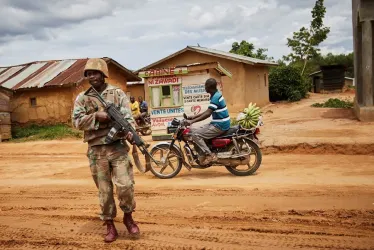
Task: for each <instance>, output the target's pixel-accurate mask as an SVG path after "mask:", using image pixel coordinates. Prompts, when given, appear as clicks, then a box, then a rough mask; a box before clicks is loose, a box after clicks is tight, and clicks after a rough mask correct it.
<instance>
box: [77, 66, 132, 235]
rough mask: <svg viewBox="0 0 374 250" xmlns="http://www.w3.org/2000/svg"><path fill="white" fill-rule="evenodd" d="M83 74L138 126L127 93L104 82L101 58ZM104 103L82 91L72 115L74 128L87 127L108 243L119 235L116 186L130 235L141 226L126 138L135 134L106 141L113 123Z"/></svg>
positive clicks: (93, 175) (124, 220)
mask: <svg viewBox="0 0 374 250" xmlns="http://www.w3.org/2000/svg"><path fill="white" fill-rule="evenodd" d="M84 76H85V77H87V78H88V80H89V82H90V84H91V86H92V87H94V88H95V89H96V90H97V91H98V92H99V93H100V94H101V96H102V97H103V98H104V100H106V101H107V102H112V103H114V104H115V105H116V106H117V107H119V108H120V111H121V113H122V114H123V115H124V117H125V118H126V119H127V120H128V121H129V122H130V124H131V125H132V126H133V127H135V122H134V119H133V117H132V115H131V110H130V108H129V100H128V98H127V97H126V95H125V93H124V92H123V91H122V90H121V89H120V88H117V87H114V86H111V85H109V84H108V83H106V82H105V78H107V77H108V76H109V74H108V67H107V64H106V62H105V61H104V60H102V59H89V60H88V61H87V64H86V66H85V69H84ZM103 110H104V109H103V106H102V104H101V103H100V102H99V101H98V100H97V99H96V98H94V97H89V96H86V95H84V93H80V94H79V95H78V96H77V98H76V100H75V103H74V110H73V114H72V120H73V125H74V127H75V128H77V129H80V130H84V142H87V143H88V151H87V157H88V160H89V164H90V169H91V174H92V177H93V179H94V181H95V184H96V187H97V188H98V190H99V200H100V207H101V214H100V219H101V220H103V221H105V223H104V224H106V225H107V235H106V236H105V242H112V241H115V240H116V239H117V237H118V233H117V230H116V227H115V225H114V223H113V219H114V218H115V217H116V215H117V209H116V204H115V201H114V197H113V187H114V186H115V187H116V193H117V196H118V200H119V206H120V208H121V210H122V211H123V212H124V217H123V223H124V224H125V226H126V228H127V230H128V232H129V234H130V235H138V234H139V228H138V226H137V225H136V224H135V222H134V220H133V219H132V212H133V211H134V209H135V200H134V175H133V166H132V164H131V162H130V159H129V156H128V152H129V146H128V145H127V143H126V139H127V140H128V141H130V142H131V140H132V134H131V133H129V134H127V135H121V134H119V135H118V136H117V138H116V139H117V140H114V142H113V143H111V144H106V143H105V137H106V135H107V134H108V132H109V130H110V128H111V127H112V126H111V120H110V118H109V116H108V115H107V113H106V112H104V111H103Z"/></svg>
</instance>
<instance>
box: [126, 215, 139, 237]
mask: <svg viewBox="0 0 374 250" xmlns="http://www.w3.org/2000/svg"><path fill="white" fill-rule="evenodd" d="M123 224H125V226H126V228H127V231H128V232H129V234H130V235H131V236H138V235H139V233H140V230H139V227H138V226H137V225H136V224H135V222H134V220H133V219H132V213H125V214H124V215H123Z"/></svg>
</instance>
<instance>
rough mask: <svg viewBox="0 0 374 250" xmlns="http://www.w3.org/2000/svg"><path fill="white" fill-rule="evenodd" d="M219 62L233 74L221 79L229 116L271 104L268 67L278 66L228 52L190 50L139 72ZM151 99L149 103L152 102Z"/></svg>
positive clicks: (147, 98) (181, 51) (201, 49)
mask: <svg viewBox="0 0 374 250" xmlns="http://www.w3.org/2000/svg"><path fill="white" fill-rule="evenodd" d="M210 62H218V63H219V64H220V65H222V67H224V68H226V69H227V70H229V71H230V72H231V73H232V78H229V77H227V76H224V77H222V82H223V85H224V86H225V87H224V88H223V95H224V97H225V100H226V104H227V106H228V109H229V110H230V112H238V111H240V110H242V109H243V108H245V107H247V106H248V104H249V103H250V102H253V103H257V105H258V106H264V105H266V104H268V103H269V78H268V77H269V67H270V66H276V65H277V63H275V62H270V61H266V60H260V59H257V58H251V57H247V56H242V55H237V54H233V53H229V52H225V51H220V50H215V49H210V48H204V47H199V46H187V47H186V48H184V49H182V50H180V51H177V52H175V53H174V54H172V55H169V56H167V57H165V58H162V59H160V60H158V61H156V62H154V63H152V64H150V65H147V66H145V67H143V68H141V69H139V70H137V71H136V72H139V71H144V70H148V69H157V68H170V67H178V66H180V65H192V64H196V63H203V64H204V63H210ZM149 98H150V97H149V96H146V100H148V101H149Z"/></svg>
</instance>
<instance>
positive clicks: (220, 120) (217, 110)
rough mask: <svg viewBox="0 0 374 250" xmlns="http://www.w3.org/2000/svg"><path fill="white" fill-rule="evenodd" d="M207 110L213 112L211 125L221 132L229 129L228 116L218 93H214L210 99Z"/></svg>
mask: <svg viewBox="0 0 374 250" xmlns="http://www.w3.org/2000/svg"><path fill="white" fill-rule="evenodd" d="M208 108H209V109H211V110H212V111H213V113H212V121H211V124H213V125H214V126H216V127H218V128H219V129H221V130H228V129H229V128H230V116H229V111H228V110H227V107H226V102H225V98H223V96H222V94H221V93H220V92H218V91H217V92H216V93H214V94H213V95H212V96H211V97H210V104H209V106H208Z"/></svg>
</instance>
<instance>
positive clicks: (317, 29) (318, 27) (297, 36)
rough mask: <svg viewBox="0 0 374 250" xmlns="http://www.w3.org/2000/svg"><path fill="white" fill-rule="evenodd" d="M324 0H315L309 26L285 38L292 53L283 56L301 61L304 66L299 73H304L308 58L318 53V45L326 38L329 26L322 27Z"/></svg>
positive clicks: (324, 10)
mask: <svg viewBox="0 0 374 250" xmlns="http://www.w3.org/2000/svg"><path fill="white" fill-rule="evenodd" d="M323 2H324V0H317V1H316V3H315V5H314V8H313V10H312V12H311V13H312V17H313V19H312V21H311V23H310V27H309V28H305V27H302V28H300V30H299V31H296V32H294V33H293V37H292V39H291V38H287V46H288V47H290V48H291V49H292V53H290V54H289V55H288V56H285V57H284V59H285V60H287V61H302V62H303V64H304V66H303V69H302V71H301V74H302V75H303V74H304V70H305V67H306V65H307V62H308V60H310V59H312V58H315V57H316V56H318V55H319V54H320V53H319V52H320V49H319V48H318V45H319V44H320V43H321V42H323V41H324V40H326V38H327V34H328V33H329V32H330V28H329V27H324V25H323V18H324V17H325V13H326V8H325V6H324V5H323Z"/></svg>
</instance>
